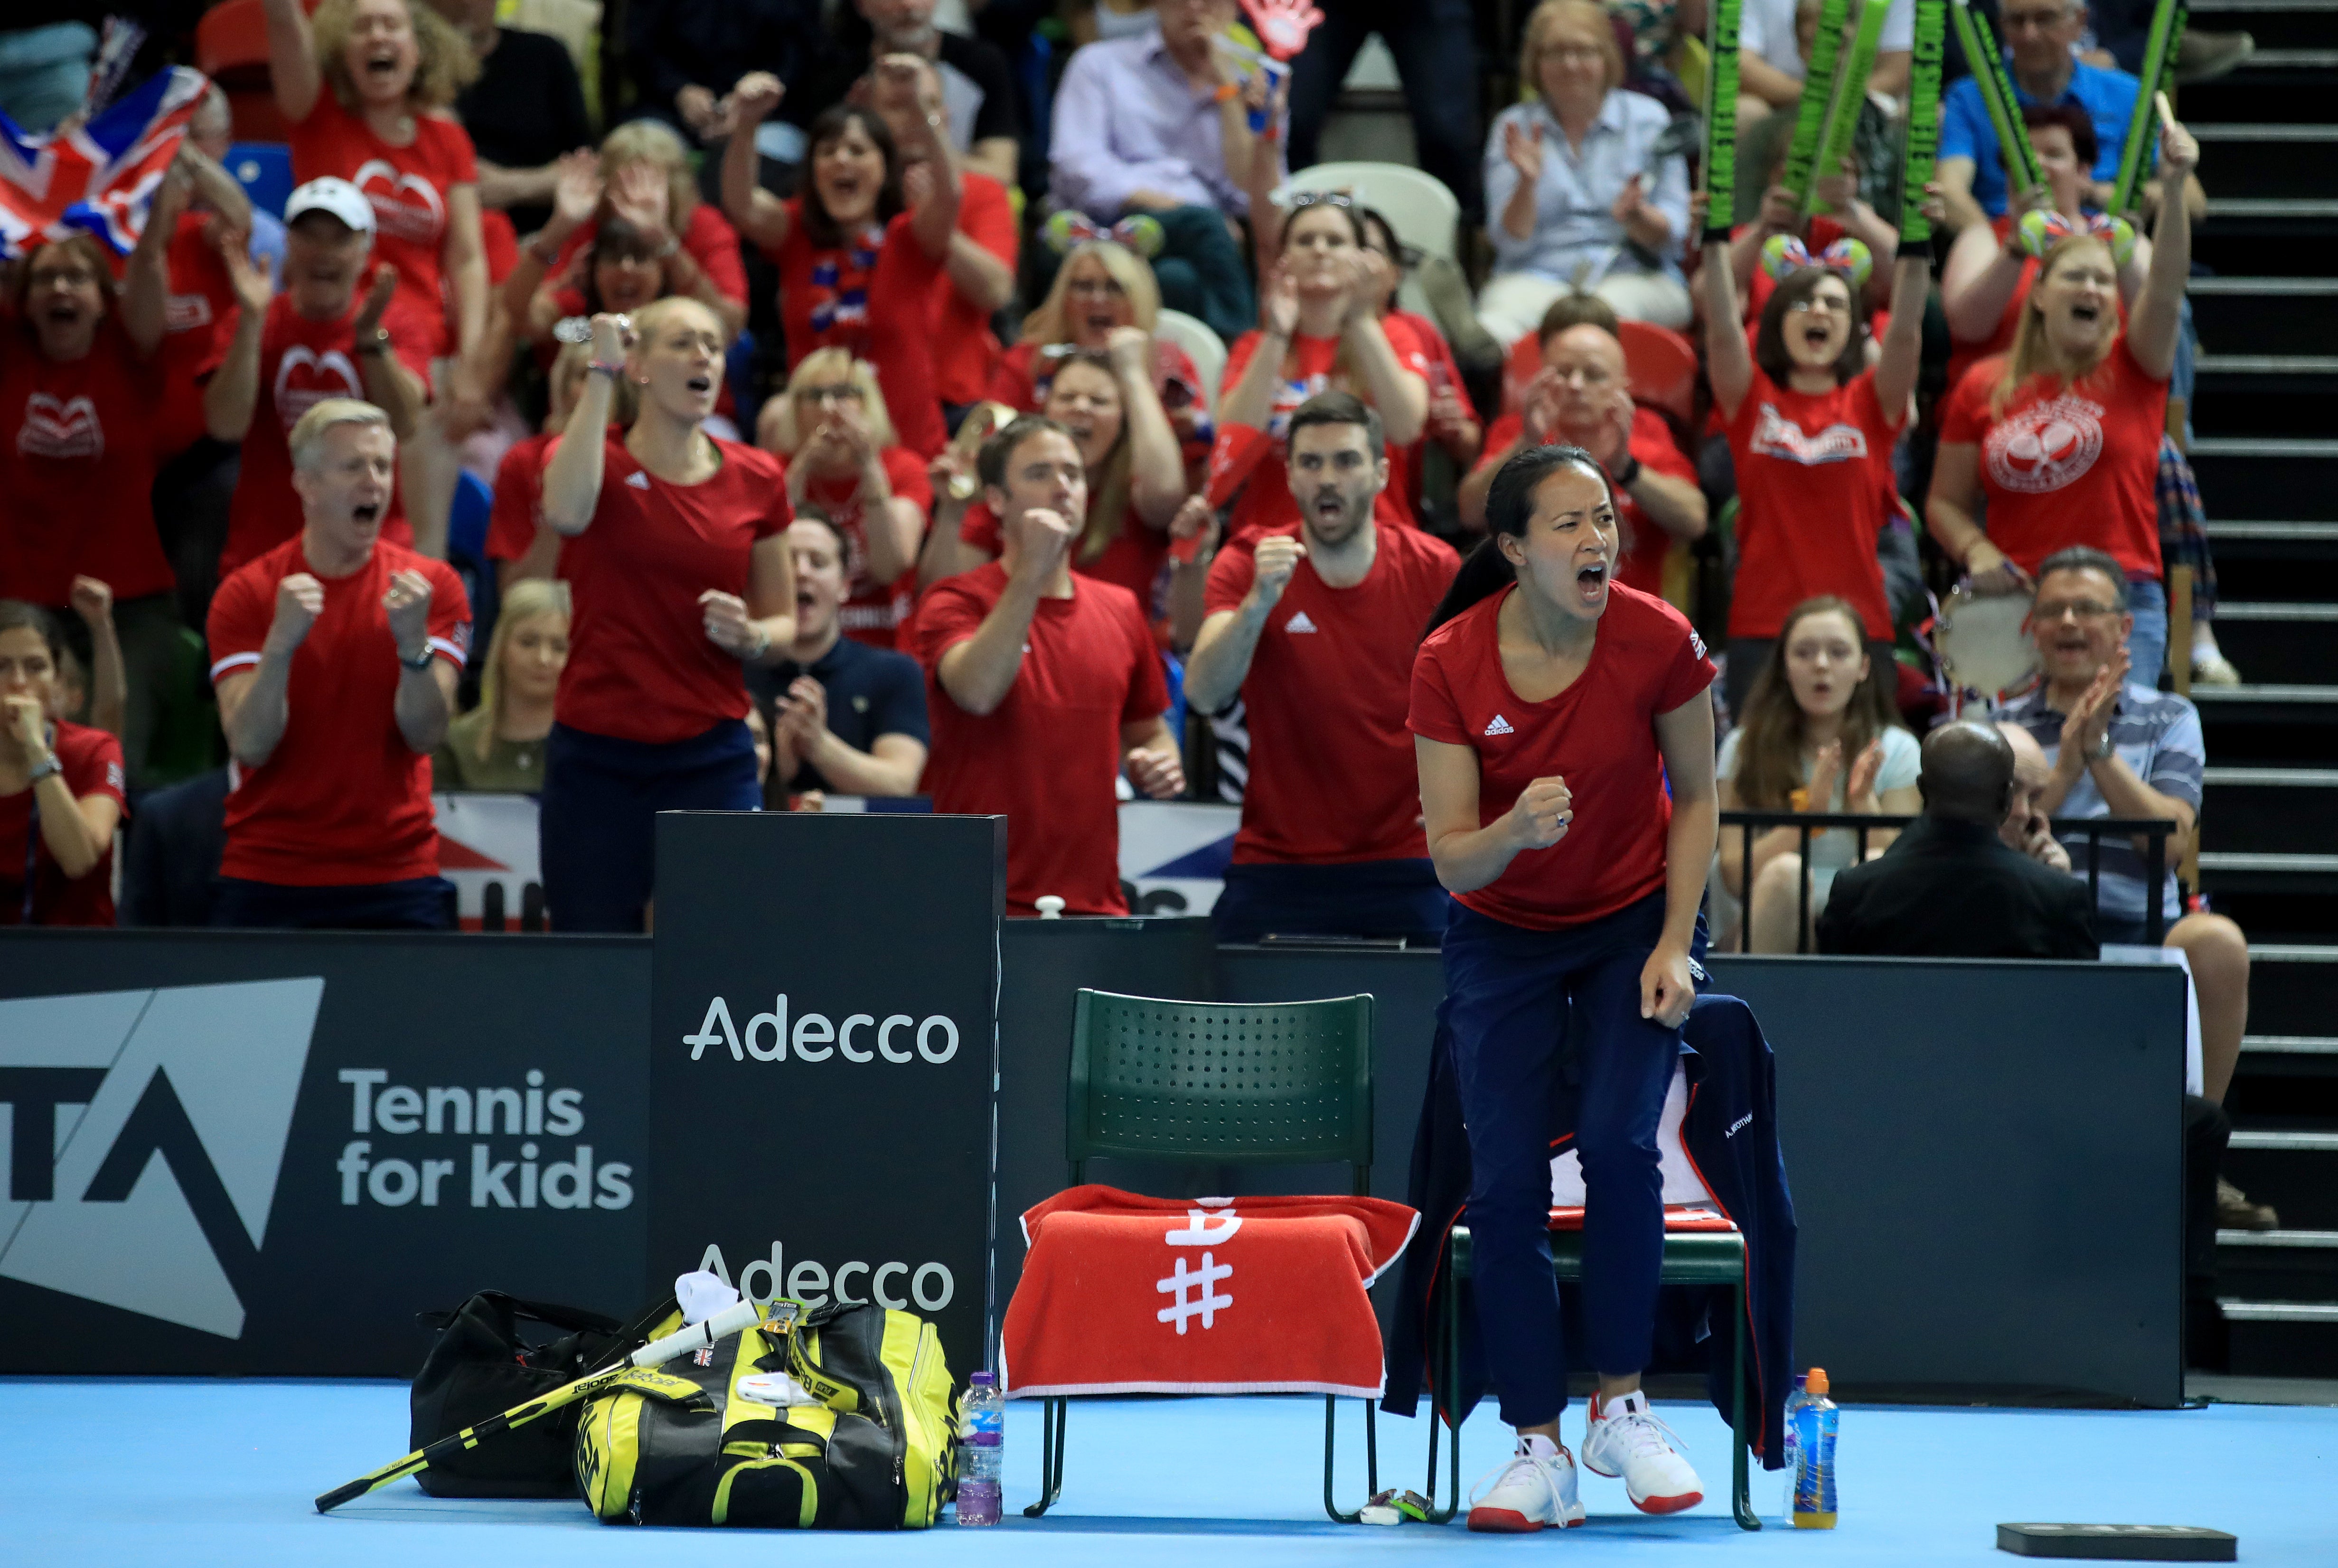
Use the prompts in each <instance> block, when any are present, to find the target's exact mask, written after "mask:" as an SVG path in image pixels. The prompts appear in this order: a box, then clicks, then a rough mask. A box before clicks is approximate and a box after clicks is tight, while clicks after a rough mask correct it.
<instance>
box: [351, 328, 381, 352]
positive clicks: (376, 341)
mask: <svg viewBox="0 0 2338 1568" xmlns="http://www.w3.org/2000/svg"><path fill="white" fill-rule="evenodd" d="M358 352H359V353H360V354H387V353H388V352H389V331H388V328H382V327H377V328H374V329H373V330H372V331H371V332H369V333H367V334H366V335H365V336H363V337H361V338H359V339H358Z"/></svg>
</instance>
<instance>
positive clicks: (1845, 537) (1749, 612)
mask: <svg viewBox="0 0 2338 1568" xmlns="http://www.w3.org/2000/svg"><path fill="white" fill-rule="evenodd" d="M1900 425H1901V416H1900V414H1899V413H1897V412H1888V411H1886V410H1885V408H1884V407H1883V405H1882V403H1881V401H1880V400H1878V398H1877V397H1876V396H1875V373H1874V372H1873V371H1872V370H1862V371H1861V372H1860V373H1859V374H1858V375H1857V376H1854V377H1852V378H1851V380H1849V381H1848V382H1846V383H1844V384H1843V385H1842V386H1840V387H1835V388H1833V389H1832V390H1831V391H1828V392H1825V393H1822V394H1818V395H1815V396H1814V395H1812V394H1811V393H1807V392H1797V391H1795V390H1794V389H1793V388H1792V387H1782V386H1780V385H1779V384H1778V383H1777V382H1775V381H1773V380H1771V379H1770V377H1768V376H1767V375H1765V374H1764V373H1763V370H1762V368H1761V367H1759V366H1756V367H1754V368H1753V384H1752V385H1751V386H1750V387H1747V388H1746V392H1745V400H1744V402H1743V403H1740V404H1739V405H1738V406H1737V417H1735V418H1734V419H1732V420H1731V421H1730V422H1729V456H1730V458H1731V460H1732V461H1733V462H1734V464H1735V465H1736V467H1737V548H1738V553H1739V554H1738V565H1737V581H1736V585H1735V587H1734V589H1733V591H1732V593H1733V597H1732V599H1731V601H1730V606H1729V634H1730V635H1731V636H1732V637H1775V636H1776V635H1777V634H1778V628H1779V627H1781V626H1783V625H1784V624H1785V622H1786V615H1787V613H1788V612H1790V611H1792V610H1793V607H1794V606H1795V605H1797V604H1799V603H1802V602H1803V600H1805V599H1808V598H1812V597H1813V596H1814V595H1817V594H1820V593H1834V594H1840V595H1841V596H1842V597H1843V598H1845V599H1848V600H1850V601H1851V602H1852V603H1853V604H1855V605H1857V606H1858V608H1859V613H1860V616H1861V618H1862V620H1864V621H1865V622H1867V634H1868V635H1869V636H1870V637H1878V638H1881V637H1888V636H1890V635H1891V602H1890V601H1889V600H1887V599H1886V598H1885V597H1884V594H1883V568H1882V567H1881V565H1879V564H1877V563H1876V559H1875V540H1876V536H1877V535H1878V534H1881V533H1882V531H1883V525H1884V524H1886V523H1887V522H1889V521H1890V520H1891V519H1890V514H1889V513H1888V511H1887V509H1886V508H1887V505H1888V501H1887V497H1888V495H1889V494H1890V492H1891V444H1892V442H1893V441H1894V440H1896V439H1897V438H1898V437H1899V434H1900Z"/></svg>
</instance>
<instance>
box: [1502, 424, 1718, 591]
mask: <svg viewBox="0 0 2338 1568" xmlns="http://www.w3.org/2000/svg"><path fill="white" fill-rule="evenodd" d="M1526 428H1527V420H1526V416H1525V415H1523V414H1519V413H1509V414H1505V415H1503V416H1502V417H1500V418H1499V419H1497V420H1495V421H1494V424H1493V427H1492V428H1491V429H1489V430H1488V431H1487V432H1486V454H1485V456H1482V457H1480V458H1478V466H1477V467H1476V468H1475V469H1473V470H1471V472H1473V473H1483V472H1484V471H1485V470H1486V469H1488V468H1498V467H1499V466H1501V465H1500V463H1499V462H1498V459H1499V458H1500V457H1501V456H1502V453H1503V452H1504V451H1505V450H1506V449H1507V448H1508V446H1509V445H1510V444H1511V443H1512V442H1514V441H1517V440H1519V439H1521V438H1523V437H1524V436H1525V435H1526ZM1629 445H1630V448H1631V453H1632V456H1635V457H1636V458H1638V459H1639V460H1640V466H1641V467H1643V468H1646V469H1648V470H1650V471H1652V472H1654V473H1657V474H1667V475H1671V476H1672V477H1674V478H1675V479H1685V480H1687V481H1688V482H1689V483H1690V484H1692V485H1694V484H1695V483H1696V465H1695V464H1694V463H1691V462H1690V461H1689V460H1688V459H1687V457H1685V456H1683V455H1682V453H1681V449H1680V443H1678V442H1676V441H1675V440H1674V439H1673V432H1672V427H1671V426H1668V425H1666V424H1665V421H1664V416H1662V415H1660V414H1658V413H1657V412H1656V411H1655V409H1653V408H1642V407H1638V406H1637V405H1635V406H1634V407H1633V409H1632V434H1631V437H1630V443H1629ZM1616 522H1617V523H1619V524H1622V525H1623V532H1624V554H1623V557H1622V559H1620V560H1619V561H1617V562H1616V581H1617V582H1619V583H1623V584H1624V585H1625V586H1626V587H1627V588H1637V589H1638V590H1639V591H1640V592H1641V593H1655V594H1657V595H1659V596H1661V595H1662V594H1663V593H1664V591H1665V555H1666V554H1669V553H1670V552H1671V550H1672V547H1673V536H1672V535H1671V534H1667V533H1665V531H1664V530H1663V529H1662V528H1659V527H1657V526H1656V524H1654V523H1652V522H1650V521H1649V520H1648V515H1647V514H1646V513H1645V512H1643V511H1641V510H1640V504H1639V503H1638V502H1636V501H1635V500H1633V499H1632V497H1631V496H1630V495H1628V494H1626V492H1625V490H1624V488H1623V486H1622V485H1617V486H1616Z"/></svg>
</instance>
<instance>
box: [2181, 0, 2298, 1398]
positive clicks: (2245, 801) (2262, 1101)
mask: <svg viewBox="0 0 2338 1568" xmlns="http://www.w3.org/2000/svg"><path fill="white" fill-rule="evenodd" d="M2191 11H2192V23H2193V25H2195V26H2196V27H2201V28H2214V29H2216V30H2219V31H2224V30H2230V29H2235V28H2240V29H2246V30H2247V31H2248V32H2249V33H2251V34H2254V35H2255V38H2256V41H2257V53H2256V54H2255V55H2254V58H2253V59H2252V60H2251V61H2250V62H2249V63H2248V64H2246V65H2245V66H2243V67H2242V68H2241V69H2240V70H2239V71H2237V72H2235V73H2233V74H2232V75H2230V76H2227V77H2225V78H2224V79H2222V80H2220V81H2216V82H2212V83H2201V84H2198V85H2196V86H2192V87H2187V88H2186V89H2184V91H2183V93H2182V95H2181V103H2180V104H2179V108H2178V112H2179V113H2181V114H2182V115H2183V116H2184V119H2185V122H2186V124H2188V125H2190V126H2191V127H2192V128H2193V130H2194V131H2195V132H2197V133H2198V134H2199V136H2200V139H2201V143H2202V146H2201V171H2200V172H2201V179H2202V181H2203V182H2204V183H2205V184H2206V186H2207V188H2208V191H2209V202H2208V220H2207V222H2206V223H2205V224H2204V225H2203V226H2202V228H2201V230H2200V231H2199V233H2198V236H2197V254H2198V256H2199V259H2200V260H2201V261H2202V262H2203V263H2205V265H2207V266H2208V267H2211V268H2213V269H2215V274H2216V275H2215V277H2213V278H2203V279H2194V283H2193V290H2192V296H2193V309H2194V311H2195V313H2196V319H2197V321H2198V324H2199V330H2200V338H2201V358H2200V377H2199V386H2198V388H2197V392H2196V397H2195V399H2194V404H2193V419H2194V424H2195V427H2196V431H2197V432H2198V439H2197V440H2196V441H2195V443H2194V444H2193V448H2192V451H2193V462H2194V465H2195V466H2196V468H2197V470H2198V472H2199V476H2200V491H2201V496H2202V499H2203V500H2204V501H2205V503H2206V505H2207V509H2208V515H2209V517H2210V519H2211V522H2210V524H2209V532H2210V535H2211V540H2212V544H2213V546H2214V550H2215V560H2216V573H2217V578H2218V595H2219V607H2218V610H2217V614H2216V637H2217V641H2218V642H2219V643H2220V644H2221V645H2222V646H2223V648H2224V650H2225V653H2226V655H2227V656H2228V657H2230V658H2231V660H2232V661H2233V662H2234V663H2235V665H2237V666H2238V667H2239V668H2240V671H2241V673H2242V675H2243V676H2244V677H2245V679H2246V680H2247V681H2249V682H2250V683H2249V684H2248V685H2245V686H2241V687H2238V688H2225V689H2218V688H2215V687H2205V686H2196V687H2195V688H2194V689H2193V692H2192V696H2193V700H2194V701H2196V702H2197V703H2198V704H2199V705H2200V716H2201V721H2202V724H2203V725H2204V727H2205V730H2206V733H2207V741H2208V760H2209V769H2208V773H2207V782H2206V789H2207V793H2206V802H2205V807H2204V808H2203V811H2202V845H2203V848H2202V851H2201V855H2200V881H2201V886H2202V887H2203V889H2204V890H2205V892H2206V893H2207V895H2208V897H2209V899H2210V901H2211V903H2212V904H2213V906H2214V907H2215V908H2216V909H2218V910H2220V911H2221V912H2223V913H2225V914H2227V915H2230V916H2233V917H2234V918H2235V920H2238V921H2239V922H2240V924H2241V926H2242V928H2243V929H2244V930H2245V931H2246V932H2247V933H2248V935H2249V940H2250V951H2251V956H2252V962H2253V969H2252V980H2251V985H2250V1010H2249V1034H2248V1039H2247V1043H2246V1044H2245V1046H2244V1048H2243V1052H2242V1056H2241V1064H2240V1072H2239V1073H2238V1075H2237V1077H2236V1078H2235V1082H2234V1085H2233V1090H2232V1093H2230V1095H2228V1096H2227V1098H2226V1101H2225V1106H2226V1109H2227V1110H2228V1111H2229V1112H2231V1113H2232V1116H2233V1121H2234V1123H2235V1129H2236V1131H2235V1135H2234V1138H2233V1145H2232V1153H2231V1157H2230V1159H2229V1160H2228V1161H2227V1162H2226V1167H2225V1168H2226V1171H2227V1172H2228V1173H2229V1174H2230V1175H2231V1176H2232V1178H2233V1180H2234V1181H2236V1182H2238V1183H2239V1184H2240V1185H2241V1186H2242V1187H2243V1188H2245V1190H2246V1191H2248V1193H2249V1195H2250V1197H2252V1198H2253V1199H2255V1200H2257V1201H2260V1202H2266V1203H2271V1204H2272V1205H2274V1208H2276V1209H2277V1210H2280V1213H2281V1223H2282V1229H2280V1230H2274V1231H2271V1232H2266V1233H2264V1234H2253V1233H2250V1232H2247V1231H2238V1230H2226V1231H2223V1232H2220V1233H2219V1237H2218V1240H2219V1246H2218V1250H2217V1260H2218V1271H2219V1276H2220V1279H2219V1290H2218V1294H2219V1296H2220V1298H2221V1299H2222V1300H2223V1302H2224V1307H2225V1318H2226V1321H2227V1322H2228V1324H2229V1325H2230V1328H2231V1370H2232V1371H2234V1372H2235V1373H2243V1374H2254V1375H2257V1376H2274V1377H2282V1376H2287V1377H2338V0H2192V7H2191Z"/></svg>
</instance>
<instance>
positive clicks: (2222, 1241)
mask: <svg viewBox="0 0 2338 1568" xmlns="http://www.w3.org/2000/svg"><path fill="white" fill-rule="evenodd" d="M2216 1245H2217V1246H2219V1247H2292V1248H2306V1249H2310V1250H2314V1251H2318V1252H2327V1253H2329V1254H2330V1255H2331V1256H2332V1257H2333V1258H2338V1230H2219V1231H2217V1232H2216Z"/></svg>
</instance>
